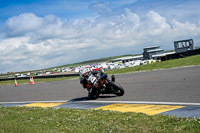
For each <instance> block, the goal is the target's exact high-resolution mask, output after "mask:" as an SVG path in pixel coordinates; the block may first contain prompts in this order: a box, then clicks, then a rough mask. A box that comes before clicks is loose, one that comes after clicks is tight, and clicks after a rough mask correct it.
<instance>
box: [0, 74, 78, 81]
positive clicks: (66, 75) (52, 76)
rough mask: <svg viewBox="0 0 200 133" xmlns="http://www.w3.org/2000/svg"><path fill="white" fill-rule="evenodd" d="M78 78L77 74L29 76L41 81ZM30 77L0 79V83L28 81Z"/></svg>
mask: <svg viewBox="0 0 200 133" xmlns="http://www.w3.org/2000/svg"><path fill="white" fill-rule="evenodd" d="M75 76H79V74H60V75H41V76H30V77H33V78H34V79H43V78H60V77H75ZM30 77H16V78H15V77H13V78H0V81H7V80H15V79H17V80H22V79H30Z"/></svg>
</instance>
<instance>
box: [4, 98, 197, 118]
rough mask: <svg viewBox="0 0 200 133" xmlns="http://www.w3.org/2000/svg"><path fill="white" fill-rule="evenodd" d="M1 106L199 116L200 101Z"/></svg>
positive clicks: (51, 103)
mask: <svg viewBox="0 0 200 133" xmlns="http://www.w3.org/2000/svg"><path fill="white" fill-rule="evenodd" d="M0 106H1V107H12V106H14V107H42V108H48V107H53V108H76V109H94V110H99V109H101V110H112V111H119V112H136V113H144V114H147V115H160V114H163V115H171V116H177V117H193V118H200V103H164V102H163V103H155V102H146V103H145V102H138V103H137V102H130V101H129V102H124V101H122V102H121V103H120V102H119V101H118V102H111V101H98V102H94V101H75V102H73V101H69V102H66V101H46V102H45V101H40V102H19V103H17V102H16V103H0Z"/></svg>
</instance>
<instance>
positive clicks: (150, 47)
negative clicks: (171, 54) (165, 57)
mask: <svg viewBox="0 0 200 133" xmlns="http://www.w3.org/2000/svg"><path fill="white" fill-rule="evenodd" d="M152 48H160V46H149V47H145V48H143V49H152Z"/></svg>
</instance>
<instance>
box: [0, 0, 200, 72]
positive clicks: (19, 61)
mask: <svg viewBox="0 0 200 133" xmlns="http://www.w3.org/2000/svg"><path fill="white" fill-rule="evenodd" d="M199 5H200V1H198V0H9V1H7V0H0V73H6V72H17V71H25V70H35V69H42V68H48V67H53V66H58V65H64V64H70V63H75V62H79V61H85V60H90V59H97V58H102V57H108V56H115V55H124V54H141V53H142V48H143V47H147V46H152V45H160V46H161V48H163V49H165V50H171V49H174V48H173V41H176V40H182V39H189V38H192V39H194V42H195V46H199V45H200V32H199V31H200V14H199V12H200V8H199Z"/></svg>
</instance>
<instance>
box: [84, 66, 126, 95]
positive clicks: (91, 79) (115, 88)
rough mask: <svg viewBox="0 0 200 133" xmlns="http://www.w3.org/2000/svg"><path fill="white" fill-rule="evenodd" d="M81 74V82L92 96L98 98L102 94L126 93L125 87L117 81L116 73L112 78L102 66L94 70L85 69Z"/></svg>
mask: <svg viewBox="0 0 200 133" xmlns="http://www.w3.org/2000/svg"><path fill="white" fill-rule="evenodd" d="M80 76H81V77H80V84H82V86H83V88H85V89H87V91H88V97H90V98H98V97H99V95H100V94H115V95H117V96H123V95H124V89H123V87H122V86H120V85H119V84H117V83H116V82H115V77H114V75H112V77H111V80H110V79H109V78H108V75H107V74H106V73H104V71H103V69H101V68H97V69H94V70H93V71H91V70H86V71H84V70H83V71H82V72H81V73H80Z"/></svg>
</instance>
